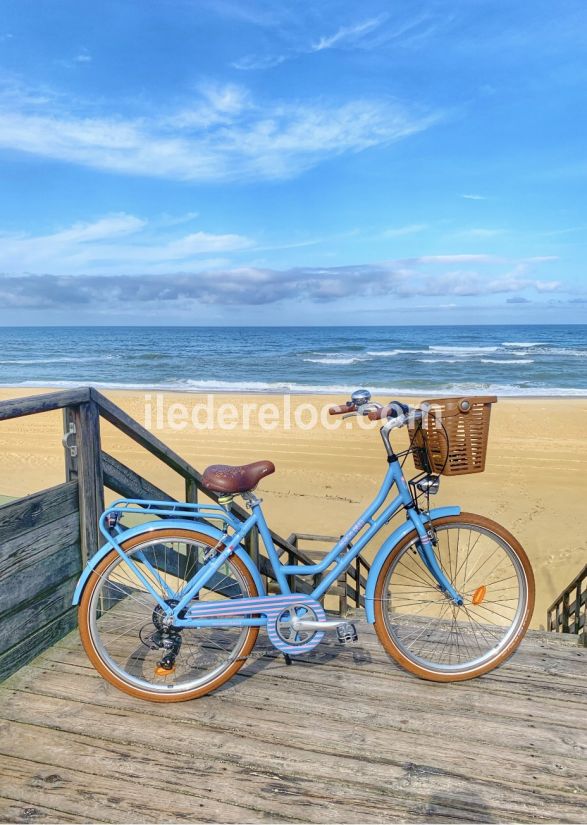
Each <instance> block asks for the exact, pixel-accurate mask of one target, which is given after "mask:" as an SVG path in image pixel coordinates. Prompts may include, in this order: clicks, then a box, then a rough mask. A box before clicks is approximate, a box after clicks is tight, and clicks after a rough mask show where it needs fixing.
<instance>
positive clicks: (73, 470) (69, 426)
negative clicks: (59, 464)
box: [63, 407, 77, 481]
mask: <svg viewBox="0 0 587 825" xmlns="http://www.w3.org/2000/svg"><path fill="white" fill-rule="evenodd" d="M63 455H64V459H65V480H66V481H76V480H77V443H76V438H75V408H74V407H64V408H63Z"/></svg>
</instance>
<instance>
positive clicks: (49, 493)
mask: <svg viewBox="0 0 587 825" xmlns="http://www.w3.org/2000/svg"><path fill="white" fill-rule="evenodd" d="M77 509H78V489H77V484H76V483H75V482H66V483H65V484H58V485H57V486H56V487H50V488H49V489H48V490H41V492H39V493H33V494H32V495H30V496H25V497H24V498H19V499H17V500H16V501H11V502H10V503H9V504H3V505H2V506H1V507H0V553H1V552H2V548H3V547H4V545H5V543H7V542H8V541H9V540H10V539H11V538H13V537H14V536H18V535H19V534H20V533H23V532H26V531H27V530H32V529H33V528H35V527H40V526H42V525H43V524H48V523H49V522H53V521H56V520H57V519H59V518H61V517H62V516H68V515H70V514H71V513H75V512H77ZM0 559H1V556H0ZM0 563H1V562H0Z"/></svg>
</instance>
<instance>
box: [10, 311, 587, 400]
mask: <svg viewBox="0 0 587 825" xmlns="http://www.w3.org/2000/svg"><path fill="white" fill-rule="evenodd" d="M0 384H1V385H4V386H15V385H19V386H23V387H26V386H47V387H70V386H76V385H83V384H93V385H94V386H97V387H104V388H123V389H124V388H127V389H140V390H143V389H145V390H146V389H160V390H181V391H184V392H215V391H216V392H220V391H235V392H269V393H282V392H292V393H302V392H312V393H337V392H339V393H345V394H348V392H350V391H351V390H353V389H356V388H357V387H367V388H369V389H370V390H372V392H374V393H375V394H379V395H420V396H425V395H428V394H431V393H435V394H439V393H444V392H446V393H461V392H462V393H465V392H466V393H471V392H477V391H479V392H481V391H483V392H491V393H496V394H498V395H502V396H565V395H587V325H565V326H555V325H552V326H435V327H423V326H418V327H415V326H413V327H410V326H402V327H67V328H64V327H5V328H2V329H0Z"/></svg>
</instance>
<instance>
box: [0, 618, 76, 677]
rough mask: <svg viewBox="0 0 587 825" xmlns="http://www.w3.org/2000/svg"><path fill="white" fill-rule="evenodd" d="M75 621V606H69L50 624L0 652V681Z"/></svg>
mask: <svg viewBox="0 0 587 825" xmlns="http://www.w3.org/2000/svg"><path fill="white" fill-rule="evenodd" d="M76 622H77V608H76V607H70V608H68V610H67V611H66V612H65V613H63V614H62V615H61V616H58V617H57V618H56V619H54V620H53V621H52V622H50V624H48V625H45V626H44V627H42V628H41V629H40V630H37V631H36V632H35V633H31V634H30V635H29V636H27V638H26V639H24V640H23V641H22V642H20V643H19V644H17V645H15V646H14V647H11V648H9V649H8V650H6V651H5V652H4V653H2V654H0V682H1V681H2V680H3V679H6V677H7V676H10V675H11V674H12V673H14V672H15V671H17V670H19V669H20V668H21V667H24V665H26V664H27V663H28V662H30V661H31V659H34V658H35V656H38V655H39V653H42V652H43V650H46V649H47V647H50V646H51V645H52V644H53V643H54V642H56V641H58V640H59V639H61V638H62V637H63V636H64V635H65V634H66V633H69V631H70V630H72V628H74V627H75V625H76Z"/></svg>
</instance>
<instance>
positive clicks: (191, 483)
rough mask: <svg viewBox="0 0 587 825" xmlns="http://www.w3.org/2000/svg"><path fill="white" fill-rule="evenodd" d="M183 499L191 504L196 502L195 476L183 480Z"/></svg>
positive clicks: (196, 486) (196, 485)
mask: <svg viewBox="0 0 587 825" xmlns="http://www.w3.org/2000/svg"><path fill="white" fill-rule="evenodd" d="M185 500H186V501H187V502H190V503H191V504H196V503H197V501H198V483H197V481H196V479H195V478H191V477H190V478H186V480H185Z"/></svg>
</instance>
